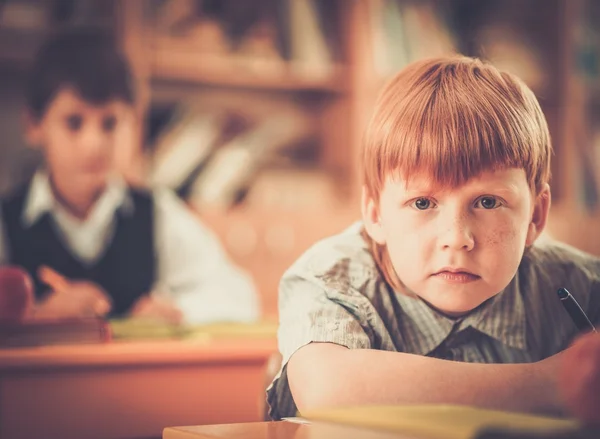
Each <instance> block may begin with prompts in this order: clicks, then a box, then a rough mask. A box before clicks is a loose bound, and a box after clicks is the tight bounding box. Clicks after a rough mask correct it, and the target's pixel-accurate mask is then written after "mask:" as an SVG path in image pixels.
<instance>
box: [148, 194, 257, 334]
mask: <svg viewBox="0 0 600 439" xmlns="http://www.w3.org/2000/svg"><path fill="white" fill-rule="evenodd" d="M154 199H155V236H156V252H157V268H158V270H157V274H158V276H157V282H156V285H155V288H154V291H153V294H167V295H169V297H170V298H171V299H172V300H173V301H174V303H175V304H176V306H177V307H178V308H179V309H180V310H181V311H182V312H183V314H184V320H185V322H186V323H191V324H205V323H212V322H220V321H231V322H234V321H235V322H251V321H255V320H257V319H258V318H259V304H258V297H257V294H256V290H255V287H254V283H253V281H252V279H251V278H250V276H249V275H248V274H247V273H245V272H244V271H243V270H241V269H240V268H238V267H236V266H235V265H234V264H233V263H232V262H231V261H230V260H229V259H228V257H227V255H226V254H225V251H224V249H223V248H222V246H221V244H220V242H219V240H218V239H217V237H216V236H215V235H214V233H212V231H210V230H209V229H208V228H207V227H206V226H205V225H203V224H202V222H201V221H200V220H199V218H197V217H196V216H195V215H194V214H193V213H192V212H191V211H190V210H189V209H188V208H187V206H185V204H183V202H181V201H180V200H179V199H178V198H177V197H176V196H175V195H174V194H173V193H171V192H170V191H168V190H160V191H156V192H155V196H154Z"/></svg>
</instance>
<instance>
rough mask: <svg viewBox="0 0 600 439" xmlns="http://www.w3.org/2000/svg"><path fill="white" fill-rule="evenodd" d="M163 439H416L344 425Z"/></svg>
mask: <svg viewBox="0 0 600 439" xmlns="http://www.w3.org/2000/svg"><path fill="white" fill-rule="evenodd" d="M163 439H414V438H411V437H409V436H406V435H398V434H394V433H389V432H385V431H375V430H367V429H362V428H355V427H347V426H343V425H334V424H324V423H312V424H309V425H301V424H294V423H291V422H285V421H281V422H252V423H243V424H229V425H199V426H195V427H171V428H165V430H164V432H163Z"/></svg>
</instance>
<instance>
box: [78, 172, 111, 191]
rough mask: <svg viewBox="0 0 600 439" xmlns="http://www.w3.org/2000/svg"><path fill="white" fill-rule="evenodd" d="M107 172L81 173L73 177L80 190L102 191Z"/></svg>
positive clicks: (106, 180)
mask: <svg viewBox="0 0 600 439" xmlns="http://www.w3.org/2000/svg"><path fill="white" fill-rule="evenodd" d="M108 176H109V173H108V172H94V173H82V174H79V175H78V176H77V177H76V178H74V179H73V183H74V184H77V185H78V187H79V189H80V190H81V191H82V192H97V191H102V190H104V188H105V187H106V184H107V182H108Z"/></svg>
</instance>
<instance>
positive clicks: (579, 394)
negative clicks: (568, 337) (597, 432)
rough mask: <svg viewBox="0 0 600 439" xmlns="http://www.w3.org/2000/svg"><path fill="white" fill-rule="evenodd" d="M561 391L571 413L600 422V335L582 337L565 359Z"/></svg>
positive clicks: (591, 421) (582, 418)
mask: <svg viewBox="0 0 600 439" xmlns="http://www.w3.org/2000/svg"><path fill="white" fill-rule="evenodd" d="M561 360H562V361H561V364H560V375H559V390H560V394H561V396H562V398H563V400H564V402H565V405H566V406H567V409H568V410H569V412H570V413H571V414H572V415H574V416H575V417H577V418H578V419H579V420H581V421H583V422H585V423H588V424H594V425H600V334H596V333H589V334H585V335H583V336H580V337H579V338H578V339H577V340H576V341H575V343H574V344H573V346H572V347H570V348H569V349H567V350H566V351H565V352H564V353H563V355H562V358H561Z"/></svg>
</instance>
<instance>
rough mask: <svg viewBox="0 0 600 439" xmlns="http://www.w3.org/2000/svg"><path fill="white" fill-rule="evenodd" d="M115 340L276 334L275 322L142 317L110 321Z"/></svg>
mask: <svg viewBox="0 0 600 439" xmlns="http://www.w3.org/2000/svg"><path fill="white" fill-rule="evenodd" d="M110 328H111V332H112V336H113V339H115V340H129V341H131V340H144V339H180V340H196V341H197V340H210V339H217V338H275V337H276V336H277V323H276V322H268V321H262V322H255V323H227V322H226V323H212V324H207V325H197V326H194V325H169V324H166V323H157V322H154V321H149V320H144V319H117V320H111V321H110Z"/></svg>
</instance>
